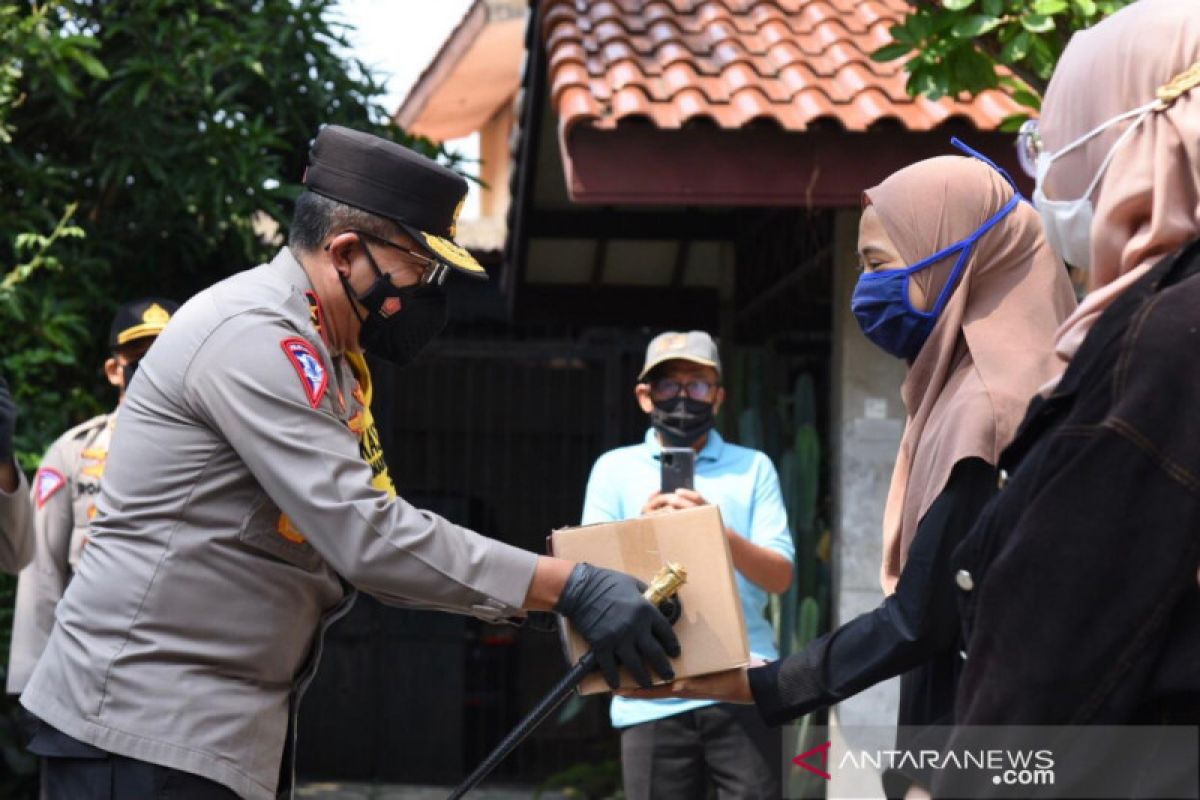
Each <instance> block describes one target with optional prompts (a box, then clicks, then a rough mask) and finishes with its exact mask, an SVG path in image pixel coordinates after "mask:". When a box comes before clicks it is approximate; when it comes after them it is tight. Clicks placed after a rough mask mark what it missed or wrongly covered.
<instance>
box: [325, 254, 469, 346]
mask: <svg viewBox="0 0 1200 800" xmlns="http://www.w3.org/2000/svg"><path fill="white" fill-rule="evenodd" d="M359 242H360V243H362V239H361V238H360V239H359ZM363 252H365V253H366V254H367V261H368V262H370V264H371V269H373V270H375V275H376V277H375V282H374V283H372V284H371V288H369V289H367V291H366V293H365V294H363V295H361V296H359V297H357V298H355V297H354V293H353V290H351V288H350V282H349V281H347V280H346V278H345V277H342V279H341V280H342V288H343V289H344V290H345V291H346V296H347V297H351V298H354V299H356V300H358V302H360V303H362V305H363V307H364V308H366V309H367V315H366V316H365V317H359V318H358V321H359V322H361V323H362V330H361V331H359V334H358V343H359V344H360V345H362V348H363V349H364V350H366V351H367V352H368V353H370V354H371V355H373V356H378V357H379V358H382V359H384V360H385V361H390V362H392V363H393V364H395V365H397V366H401V367H402V366H404V365H405V364H407V363H408V362H410V361H412V360H413V359H414V358H416V356H417V354H418V353H420V352H421V350H422V349H424V347H425V345H427V344H429V342H430V341H431V340H432V339H433V338H434V337H435V336H437V335H438V334H439V333H441V332H442V329H443V328H445V327H446V313H447V312H446V294H445V292H443V291H442V289H441V287H440V286H422V285H416V286H405V287H402V288H397V287H396V286H394V285H393V284H392V279H391V277H390V276H389V275H387V274H386V273H385V272H383V271H382V270H381V269H379V265H378V264H376V263H375V258H374V257H373V256H372V255H371V251H370V250H368V249H367V246H366V244H365V243H363ZM389 301H394V302H389ZM355 313H356V314H357V311H356V312H355Z"/></svg>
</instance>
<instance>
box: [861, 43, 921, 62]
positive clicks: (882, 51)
mask: <svg viewBox="0 0 1200 800" xmlns="http://www.w3.org/2000/svg"><path fill="white" fill-rule="evenodd" d="M911 52H912V46H911V45H907V44H904V43H903V42H892V43H891V44H885V45H884V46H883V47H881V48H879V49H878V50H876V51H875V52H874V53H871V60H872V61H895V60H896V59H897V58H903V57H904V56H906V55H908V54H909V53H911Z"/></svg>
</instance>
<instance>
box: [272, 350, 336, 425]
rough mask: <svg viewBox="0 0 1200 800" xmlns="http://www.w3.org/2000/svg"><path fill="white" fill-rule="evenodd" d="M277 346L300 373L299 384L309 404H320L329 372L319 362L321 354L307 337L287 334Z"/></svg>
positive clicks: (314, 406)
mask: <svg viewBox="0 0 1200 800" xmlns="http://www.w3.org/2000/svg"><path fill="white" fill-rule="evenodd" d="M279 346H280V347H282V348H283V352H285V353H287V357H288V359H289V360H290V361H291V362H292V366H293V367H295V368H296V372H297V373H298V374H299V375H300V385H301V386H303V387H304V394H305V395H306V396H307V397H308V402H309V405H311V406H312V407H313V408H316V407H317V406H319V405H321V399H322V398H324V397H325V390H326V389H328V388H329V373H328V372H326V370H325V365H324V364H323V363H321V356H320V355H319V354H318V353H317V350H316V348H314V347H313V346H312V344H311V343H310V342H309V341H308V340H307V339H301V338H300V337H298V336H289V337H288V338H287V339H284V340H282V341H281V342H280V343H279Z"/></svg>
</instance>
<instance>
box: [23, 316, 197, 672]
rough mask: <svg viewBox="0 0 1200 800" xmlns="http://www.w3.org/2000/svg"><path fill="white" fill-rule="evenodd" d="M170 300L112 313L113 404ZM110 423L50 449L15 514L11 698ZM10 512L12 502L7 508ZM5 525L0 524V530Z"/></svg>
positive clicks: (28, 665)
mask: <svg viewBox="0 0 1200 800" xmlns="http://www.w3.org/2000/svg"><path fill="white" fill-rule="evenodd" d="M178 308H179V305H178V304H177V303H175V302H174V301H171V300H167V299H165V298H161V297H148V298H144V299H142V300H135V301H134V302H132V303H126V304H125V305H123V306H121V307H120V308H119V309H117V314H116V317H115V318H114V319H113V323H112V327H111V329H110V331H109V337H108V346H109V351H110V353H111V355H110V357H109V358H108V360H107V361H105V362H104V374H105V376H106V377H107V378H108V382H109V383H110V384H111V385H112V386H114V387H115V388H116V389H117V392H118V395H117V404H118V406H119V405H120V402H121V400H122V399H123V398H124V397H125V389H126V387H128V386H129V382H130V380H131V379H132V378H133V375H134V373H135V372H136V371H137V366H138V362H139V361H140V360H141V359H142V357H143V356H145V354H146V351H147V350H149V349H150V345H151V344H152V343H153V342H154V340H155V338H156V337H157V336H158V335H159V334H160V333H162V331H163V329H164V328H165V327H166V325H167V322H168V321H169V320H170V319H171V314H173V313H174V312H175V310H176V309H178ZM116 424H117V412H116V410H114V411H112V412H111V413H108V414H101V415H99V416H97V417H93V418H92V419H90V420H88V421H87V422H84V423H83V424H82V425H77V426H76V427H74V428H72V429H70V430H69V431H67V432H66V433H64V434H63V435H62V436H60V437H59V438H58V439H57V440H55V442H54V443H53V444H52V445H50V449H49V450H47V451H46V455H45V456H44V457H43V458H42V462H41V465H40V466H39V467H38V471H37V473H36V474H35V475H34V478H33V492H32V494H31V495H30V496H29V498H28V502H27V503H26V508H25V509H23V510H22V511H20V512H18V513H19V514H20V516H21V517H22V518H24V519H29V520H30V521H31V522H30V523H27V524H32V527H33V541H34V555H33V563H31V564H29V566H27V567H25V568H24V569H23V570H21V576H20V579H19V580H18V581H17V604H16V609H15V611H14V613H13V629H12V646H11V648H10V649H9V657H8V658H9V660H8V691H9V693H10V694H19V693H20V692H21V690H22V689H24V688H25V683H26V681H28V680H29V675H30V673H32V672H33V666H34V664H36V663H37V660H38V656H40V655H41V654H42V649H43V648H44V647H45V646H46V639H47V638H48V637H49V636H50V629H51V628H52V627H53V626H54V607H55V606H56V605H57V604H58V601H59V600H60V599H61V598H62V594H63V590H64V589H66V586H67V582H68V581H69V580H70V579H71V575H72V574H73V573H74V571H75V565H76V564H78V563H79V554H80V552H81V551H82V550H83V546H84V545H85V544H86V543H87V540H88V523H89V522H91V519H92V518H93V517H94V516H95V515H96V500H97V498H98V497H99V495H100V478H101V476H102V475H103V474H104V465H105V462H106V460H107V458H108V446H109V442H110V440H111V439H112V434H113V430H114V428H115V427H116ZM12 505H13V506H15V505H16V504H15V503H14V504H12ZM9 523H10V520H9V519H8V518H7V517H4V518H3V524H5V525H8V524H9Z"/></svg>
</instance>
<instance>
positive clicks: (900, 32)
mask: <svg viewBox="0 0 1200 800" xmlns="http://www.w3.org/2000/svg"><path fill="white" fill-rule="evenodd" d="M888 33H889V34H890V35H891V37H892V39H894V40H895V41H897V42H903V43H904V44H908V45H912V46H914V47H915V46H916V44H917V42H918V41H919V39H918V38H917V37H915V36H913V34H912V31H910V30H909V29H908V26H907V25H903V24H901V25H893V26H892V27H891V28H889V29H888ZM885 46H886V45H885Z"/></svg>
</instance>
